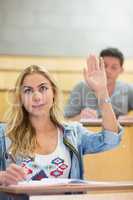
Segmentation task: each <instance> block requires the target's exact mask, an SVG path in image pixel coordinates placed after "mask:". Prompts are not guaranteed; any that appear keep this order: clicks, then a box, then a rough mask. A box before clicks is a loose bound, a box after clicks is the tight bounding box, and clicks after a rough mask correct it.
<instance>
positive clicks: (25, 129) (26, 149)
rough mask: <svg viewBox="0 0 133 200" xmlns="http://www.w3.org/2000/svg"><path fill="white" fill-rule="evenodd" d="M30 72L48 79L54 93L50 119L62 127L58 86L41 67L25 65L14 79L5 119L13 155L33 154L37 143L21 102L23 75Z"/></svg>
mask: <svg viewBox="0 0 133 200" xmlns="http://www.w3.org/2000/svg"><path fill="white" fill-rule="evenodd" d="M32 73H38V74H41V75H43V76H44V77H45V78H47V79H48V80H49V81H50V83H51V86H52V89H53V94H54V100H53V105H52V107H51V109H50V119H51V121H52V122H53V123H54V124H55V125H56V126H58V127H60V128H63V114H62V112H61V109H60V107H59V88H58V86H57V83H56V81H55V80H54V78H53V77H52V76H51V75H50V74H49V72H48V71H47V70H46V69H44V68H42V67H39V66H36V65H32V66H29V67H27V68H26V69H24V70H23V71H22V73H21V74H20V75H19V77H18V79H17V81H16V84H15V89H14V92H13V95H14V98H13V102H12V104H11V106H10V109H9V110H8V112H7V114H6V119H5V120H6V122H7V130H6V134H7V136H8V137H9V138H10V140H11V146H10V151H11V153H12V154H13V155H14V156H16V155H22V156H27V155H28V156H33V154H34V153H33V152H34V149H35V146H36V144H37V142H36V135H35V130H34V128H33V126H32V125H31V122H30V120H29V116H28V113H27V111H26V110H25V108H24V107H23V105H22V103H21V86H22V84H23V81H24V79H25V77H26V76H27V75H29V74H32Z"/></svg>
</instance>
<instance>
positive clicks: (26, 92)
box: [24, 89, 32, 94]
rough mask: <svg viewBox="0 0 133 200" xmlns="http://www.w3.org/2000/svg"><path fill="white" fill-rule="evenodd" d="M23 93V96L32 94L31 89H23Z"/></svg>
mask: <svg viewBox="0 0 133 200" xmlns="http://www.w3.org/2000/svg"><path fill="white" fill-rule="evenodd" d="M24 93H25V94H31V93H32V90H31V89H25V90H24Z"/></svg>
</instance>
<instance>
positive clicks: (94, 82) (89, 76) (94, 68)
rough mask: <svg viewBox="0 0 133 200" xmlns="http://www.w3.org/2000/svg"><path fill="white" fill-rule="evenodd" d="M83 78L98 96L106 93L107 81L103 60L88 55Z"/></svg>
mask: <svg viewBox="0 0 133 200" xmlns="http://www.w3.org/2000/svg"><path fill="white" fill-rule="evenodd" d="M84 78H85V81H86V83H87V85H88V86H89V87H91V89H92V90H93V91H94V92H95V94H96V96H99V94H100V93H101V92H104V91H105V92H107V80H106V74H105V69H104V62H103V59H102V58H100V59H98V58H96V56H94V55H90V56H89V57H88V58H87V67H86V68H84Z"/></svg>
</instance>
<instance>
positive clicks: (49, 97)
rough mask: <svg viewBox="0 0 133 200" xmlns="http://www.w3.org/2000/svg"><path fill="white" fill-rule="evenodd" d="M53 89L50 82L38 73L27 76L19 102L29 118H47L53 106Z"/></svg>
mask: <svg viewBox="0 0 133 200" xmlns="http://www.w3.org/2000/svg"><path fill="white" fill-rule="evenodd" d="M53 98H54V94H53V89H52V86H51V83H50V81H49V80H48V79H47V78H46V77H44V76H43V75H41V74H39V73H33V74H30V75H27V76H26V77H25V78H24V81H23V84H22V88H21V100H22V104H23V106H24V108H25V109H26V111H27V112H28V113H29V114H30V115H31V116H42V115H44V116H49V111H50V108H51V107H52V105H53Z"/></svg>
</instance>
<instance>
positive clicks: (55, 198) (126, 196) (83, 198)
mask: <svg viewBox="0 0 133 200" xmlns="http://www.w3.org/2000/svg"><path fill="white" fill-rule="evenodd" d="M29 200H133V192H127V193H99V194H79V195H45V196H30V199H29Z"/></svg>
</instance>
